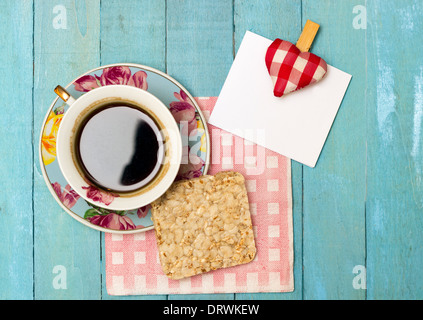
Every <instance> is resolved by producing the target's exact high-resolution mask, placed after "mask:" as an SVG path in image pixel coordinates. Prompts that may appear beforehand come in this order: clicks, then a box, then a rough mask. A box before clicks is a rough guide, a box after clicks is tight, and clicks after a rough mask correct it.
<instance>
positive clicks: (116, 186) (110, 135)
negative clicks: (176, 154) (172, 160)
mask: <svg viewBox="0 0 423 320" xmlns="http://www.w3.org/2000/svg"><path fill="white" fill-rule="evenodd" d="M76 154H77V158H78V161H79V162H80V164H81V166H82V168H83V170H84V171H85V174H86V175H87V176H88V177H89V178H90V180H92V182H94V183H95V184H97V185H98V186H100V187H102V188H105V189H107V190H111V191H117V192H130V191H134V190H136V189H139V188H141V187H143V186H144V185H146V184H148V183H149V182H150V181H151V180H152V179H153V178H154V177H155V176H156V174H157V173H158V171H159V170H160V167H161V163H162V160H163V141H162V137H161V134H160V130H159V128H158V126H157V125H156V123H155V122H154V121H153V120H152V118H151V117H149V116H148V115H147V114H146V113H144V112H143V111H141V110H140V109H139V108H137V107H136V106H133V105H131V104H127V103H121V102H119V103H114V104H108V105H106V106H103V107H100V108H98V109H97V110H95V111H94V112H92V113H91V114H89V115H88V116H87V117H86V118H85V120H84V122H83V123H82V125H81V126H80V129H79V133H78V134H77V139H76Z"/></svg>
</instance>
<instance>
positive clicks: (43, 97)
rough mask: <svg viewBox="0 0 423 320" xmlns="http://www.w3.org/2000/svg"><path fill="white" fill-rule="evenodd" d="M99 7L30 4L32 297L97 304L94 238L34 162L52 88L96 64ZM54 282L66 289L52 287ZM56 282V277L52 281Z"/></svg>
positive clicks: (97, 267)
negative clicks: (64, 205) (32, 10)
mask: <svg viewBox="0 0 423 320" xmlns="http://www.w3.org/2000/svg"><path fill="white" fill-rule="evenodd" d="M99 18H100V2H99V0H95V1H86V2H85V1H70V0H66V1H65V0H64V1H61V2H60V4H58V3H57V1H52V0H51V1H50V0H49V1H36V2H35V18H34V19H35V21H34V27H35V29H34V41H35V47H34V65H35V70H34V127H33V130H34V159H35V162H34V228H35V232H34V257H35V261H34V290H35V292H34V297H35V299H99V298H101V277H100V233H99V232H98V231H95V230H93V229H90V228H87V227H85V226H83V225H82V224H80V223H79V222H77V221H76V220H74V219H73V218H72V217H70V216H69V215H68V214H67V213H65V212H64V211H63V210H62V209H61V207H59V205H58V204H57V203H56V202H55V200H54V199H53V197H52V195H51V194H50V192H49V190H48V189H47V187H46V184H45V182H44V179H43V176H42V173H41V170H40V163H39V160H38V150H39V146H38V139H39V133H40V130H41V124H42V122H43V120H44V117H45V115H46V113H47V110H48V109H49V106H50V104H51V103H52V101H53V99H55V94H54V93H53V89H54V87H55V86H56V85H57V84H62V85H67V84H68V83H69V82H71V81H72V80H73V79H74V78H76V77H77V76H78V75H80V74H82V73H84V72H85V71H87V70H89V69H91V68H94V67H96V66H98V64H99V46H100V43H99V27H98V26H99V23H100V19H99ZM55 277H60V278H61V280H62V283H61V284H62V285H63V284H64V283H63V282H64V281H65V284H66V287H64V286H58V285H57V283H56V284H55V282H54V280H55ZM56 280H57V278H56Z"/></svg>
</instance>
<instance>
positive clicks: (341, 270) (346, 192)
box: [302, 0, 366, 299]
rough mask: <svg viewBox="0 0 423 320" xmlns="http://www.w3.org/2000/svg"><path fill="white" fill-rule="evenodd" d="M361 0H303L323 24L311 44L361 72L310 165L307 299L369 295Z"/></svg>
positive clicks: (307, 15) (309, 15)
mask: <svg viewBox="0 0 423 320" xmlns="http://www.w3.org/2000/svg"><path fill="white" fill-rule="evenodd" d="M357 4H359V3H357V2H356V1H335V0H334V1H324V2H316V1H308V0H304V1H303V10H302V14H303V21H305V20H306V19H311V20H313V21H315V22H316V23H319V24H320V29H319V32H318V34H317V37H316V39H315V41H314V43H313V45H312V47H311V49H310V52H313V53H315V54H317V55H318V56H320V57H322V58H323V59H325V60H326V62H327V63H328V64H330V65H332V66H335V67H337V68H339V69H341V70H343V71H345V72H347V73H349V74H351V75H352V76H353V78H352V80H351V83H350V86H349V88H348V90H347V93H346V95H345V97H344V100H343V102H342V104H341V107H340V109H339V111H338V114H337V116H336V119H335V122H334V124H333V126H332V129H331V131H330V133H329V136H328V138H327V140H326V144H325V146H324V148H323V150H322V153H321V156H320V158H319V160H318V162H317V165H316V167H315V168H309V167H304V177H303V181H304V182H303V183H304V188H303V194H304V203H303V205H304V207H303V210H304V212H303V219H304V220H303V223H304V229H303V231H304V236H303V264H304V283H303V286H304V299H364V298H365V293H366V291H365V290H358V289H355V288H354V287H353V279H354V276H355V275H354V274H353V269H354V267H355V266H356V265H365V258H366V251H365V250H366V247H365V246H366V243H365V200H366V198H365V196H366V130H365V123H366V103H365V96H366V87H365V83H366V50H365V31H364V30H356V29H354V28H353V25H352V21H353V18H354V15H353V14H352V10H353V7H354V6H355V5H357Z"/></svg>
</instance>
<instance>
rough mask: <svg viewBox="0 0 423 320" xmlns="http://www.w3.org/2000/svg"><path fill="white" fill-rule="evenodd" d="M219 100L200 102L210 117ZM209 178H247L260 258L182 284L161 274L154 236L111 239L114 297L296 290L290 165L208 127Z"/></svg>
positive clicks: (109, 283)
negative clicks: (229, 173)
mask: <svg viewBox="0 0 423 320" xmlns="http://www.w3.org/2000/svg"><path fill="white" fill-rule="evenodd" d="M216 100H217V98H216V97H210V98H197V102H198V104H199V106H200V108H201V109H202V111H203V113H204V115H205V117H206V118H207V119H208V116H209V115H210V113H211V112H212V110H213V107H214V104H215V103H216ZM209 133H210V137H211V142H212V153H211V163H212V164H211V165H210V168H209V172H208V174H216V173H217V172H219V171H222V170H235V171H238V172H240V173H242V174H243V175H244V177H245V179H246V186H247V191H248V199H249V202H250V211H251V217H252V223H253V230H254V235H255V241H256V247H257V254H256V257H255V259H254V260H253V261H252V262H250V263H247V264H243V265H238V266H235V267H231V268H224V269H219V270H214V271H211V272H208V273H205V274H201V275H197V276H193V277H191V278H186V279H182V280H170V279H169V278H168V277H167V276H165V275H164V274H163V272H162V269H161V266H160V260H159V255H158V250H157V244H156V238H155V234H154V231H153V230H151V231H147V232H144V233H138V234H131V235H117V234H110V233H108V234H106V235H105V240H106V250H105V251H106V287H107V292H108V294H109V295H145V294H191V293H241V292H286V291H293V290H294V276H293V262H294V260H293V258H294V257H293V256H294V254H293V231H292V190H291V162H290V160H289V159H287V158H285V157H283V156H281V155H279V154H277V153H275V152H273V151H270V150H268V149H265V148H263V147H260V146H257V145H255V144H252V143H250V142H248V141H246V140H244V139H242V138H239V137H236V136H234V135H232V134H230V133H228V132H226V131H223V130H221V129H219V128H216V127H214V126H211V125H209Z"/></svg>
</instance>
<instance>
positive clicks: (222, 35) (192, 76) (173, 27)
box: [166, 0, 233, 97]
mask: <svg viewBox="0 0 423 320" xmlns="http://www.w3.org/2000/svg"><path fill="white" fill-rule="evenodd" d="M166 19H167V20H166V21H167V38H166V44H167V50H166V52H167V55H166V63H167V65H166V67H167V73H168V74H169V75H170V76H172V77H174V78H175V79H176V80H178V81H179V82H180V83H181V84H182V85H183V86H184V87H185V88H186V89H187V90H188V91H190V93H191V94H192V95H194V96H197V97H198V96H217V95H219V93H220V89H221V88H222V85H223V82H224V81H225V79H226V76H227V74H228V72H229V69H230V67H231V65H232V61H233V54H232V52H233V48H232V33H233V22H232V20H233V11H232V2H231V1H227V0H218V1H206V0H201V1H198V0H197V1H194V0H184V1H178V0H168V1H167V9H166Z"/></svg>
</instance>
